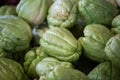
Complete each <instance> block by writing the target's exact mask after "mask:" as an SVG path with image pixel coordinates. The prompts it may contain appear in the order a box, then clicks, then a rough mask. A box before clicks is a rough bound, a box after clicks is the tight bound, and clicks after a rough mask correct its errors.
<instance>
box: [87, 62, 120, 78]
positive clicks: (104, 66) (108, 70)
mask: <svg viewBox="0 0 120 80" xmlns="http://www.w3.org/2000/svg"><path fill="white" fill-rule="evenodd" d="M88 77H89V80H119V79H120V70H119V69H116V68H114V67H113V66H112V64H111V63H110V62H103V63H100V64H99V65H98V66H96V67H95V68H94V69H93V70H92V71H90V73H89V74H88Z"/></svg>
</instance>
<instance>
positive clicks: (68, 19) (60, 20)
mask: <svg viewBox="0 0 120 80" xmlns="http://www.w3.org/2000/svg"><path fill="white" fill-rule="evenodd" d="M77 15H78V14H77V3H76V1H74V0H55V2H54V3H53V4H52V5H51V6H50V8H49V10H48V15H47V22H48V25H49V27H64V28H71V27H72V26H73V25H74V24H75V22H76V20H77Z"/></svg>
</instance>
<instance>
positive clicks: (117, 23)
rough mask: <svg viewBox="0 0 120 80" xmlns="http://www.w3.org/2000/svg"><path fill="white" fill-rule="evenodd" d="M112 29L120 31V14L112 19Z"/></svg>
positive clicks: (115, 31) (116, 31)
mask: <svg viewBox="0 0 120 80" xmlns="http://www.w3.org/2000/svg"><path fill="white" fill-rule="evenodd" d="M111 31H112V32H114V33H120V15H117V16H116V17H115V18H114V19H113V20H112V28H111Z"/></svg>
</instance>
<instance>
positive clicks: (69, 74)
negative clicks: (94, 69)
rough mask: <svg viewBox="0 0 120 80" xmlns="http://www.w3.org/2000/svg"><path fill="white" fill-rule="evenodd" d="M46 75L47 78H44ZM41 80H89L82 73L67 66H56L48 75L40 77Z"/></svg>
mask: <svg viewBox="0 0 120 80" xmlns="http://www.w3.org/2000/svg"><path fill="white" fill-rule="evenodd" d="M44 75H45V76H44ZM40 80H89V79H88V77H87V76H86V75H85V74H84V73H83V72H81V71H79V70H76V69H73V68H68V67H65V66H55V67H54V68H52V69H51V70H50V71H49V72H48V73H46V74H43V75H42V76H40Z"/></svg>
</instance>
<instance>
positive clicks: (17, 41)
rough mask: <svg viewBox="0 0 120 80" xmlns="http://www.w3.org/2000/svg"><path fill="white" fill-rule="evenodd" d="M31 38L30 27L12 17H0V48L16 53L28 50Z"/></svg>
mask: <svg viewBox="0 0 120 80" xmlns="http://www.w3.org/2000/svg"><path fill="white" fill-rule="evenodd" d="M31 38H32V30H31V28H30V26H29V25H28V24H27V23H26V22H25V21H24V20H22V19H20V18H19V17H16V16H13V15H4V16H0V48H1V49H2V50H4V51H5V52H10V53H17V52H21V51H24V50H25V49H27V48H29V46H30V41H31Z"/></svg>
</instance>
